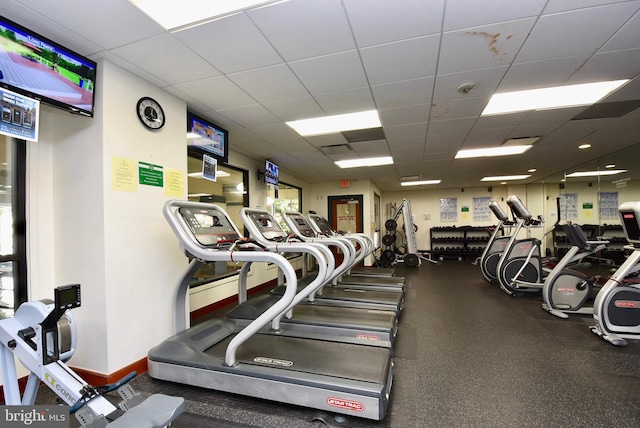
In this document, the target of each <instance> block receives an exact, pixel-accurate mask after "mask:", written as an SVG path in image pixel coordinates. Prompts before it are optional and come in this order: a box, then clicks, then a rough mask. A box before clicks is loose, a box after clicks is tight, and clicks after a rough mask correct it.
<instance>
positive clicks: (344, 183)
mask: <svg viewBox="0 0 640 428" xmlns="http://www.w3.org/2000/svg"><path fill="white" fill-rule="evenodd" d="M340 187H349V180H340Z"/></svg>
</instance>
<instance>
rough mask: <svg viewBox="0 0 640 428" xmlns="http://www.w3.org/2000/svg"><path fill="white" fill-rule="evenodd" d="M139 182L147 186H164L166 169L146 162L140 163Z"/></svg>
mask: <svg viewBox="0 0 640 428" xmlns="http://www.w3.org/2000/svg"><path fill="white" fill-rule="evenodd" d="M138 181H139V183H140V184H145V185H147V186H156V187H162V186H163V185H164V167H162V166H160V165H153V164H150V163H146V162H138Z"/></svg>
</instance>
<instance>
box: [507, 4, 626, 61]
mask: <svg viewBox="0 0 640 428" xmlns="http://www.w3.org/2000/svg"><path fill="white" fill-rule="evenodd" d="M637 9H638V4H633V3H628V2H627V3H618V4H612V5H607V6H601V7H594V8H589V9H580V10H576V11H572V12H563V13H557V14H551V15H544V16H542V17H541V18H540V20H539V21H538V23H537V24H536V26H535V28H534V29H533V31H532V32H531V35H530V36H529V39H528V40H527V42H526V43H525V44H524V46H523V47H522V50H521V51H520V53H519V54H518V58H517V61H518V62H529V61H537V60H541V59H549V58H560V57H565V56H573V55H582V54H589V53H592V52H594V51H595V50H597V49H599V48H600V47H601V46H602V45H604V44H605V43H606V42H607V40H609V38H610V37H611V36H612V35H613V34H615V33H616V32H617V31H618V29H619V28H620V27H621V26H622V25H624V23H625V22H627V20H628V19H629V17H630V16H632V15H633V14H634V13H635V11H636V10H637ZM586 22H594V23H597V24H595V25H585V23H586Z"/></svg>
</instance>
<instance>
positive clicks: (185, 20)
mask: <svg viewBox="0 0 640 428" xmlns="http://www.w3.org/2000/svg"><path fill="white" fill-rule="evenodd" d="M129 1H130V2H131V3H132V4H133V5H134V6H136V7H137V8H138V9H140V10H141V11H143V12H144V13H146V14H147V15H148V16H149V17H150V18H151V19H153V20H154V21H156V22H157V23H158V24H160V25H161V26H162V27H164V28H165V29H166V30H169V31H171V30H179V29H184V28H183V27H193V26H196V25H200V24H204V23H206V22H210V21H212V20H214V19H217V18H220V17H223V16H227V15H231V14H232V13H235V12H239V11H241V10H246V9H252V8H254V7H257V6H262V5H265V4H267V3H275V2H276V1H274V0H215V1H212V0H180V1H167V0H129ZM278 3H280V1H278Z"/></svg>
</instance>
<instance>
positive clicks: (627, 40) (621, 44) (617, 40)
mask: <svg viewBox="0 0 640 428" xmlns="http://www.w3.org/2000/svg"><path fill="white" fill-rule="evenodd" d="M638 7H640V4H639V5H638ZM638 40H640V13H639V12H636V14H635V15H634V16H633V17H632V18H631V19H630V20H629V21H627V23H626V24H625V25H624V26H623V27H622V28H621V29H620V31H618V32H617V33H616V34H614V35H613V37H611V38H610V39H609V41H608V42H607V43H605V45H604V46H603V47H602V48H600V52H606V51H618V50H622V49H634V48H637V47H638Z"/></svg>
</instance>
